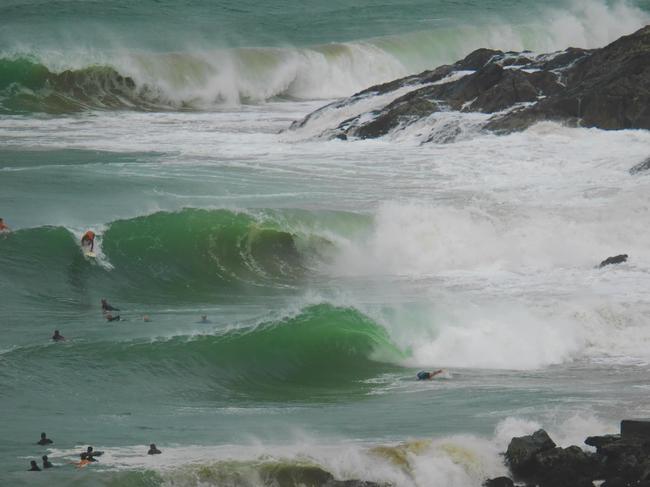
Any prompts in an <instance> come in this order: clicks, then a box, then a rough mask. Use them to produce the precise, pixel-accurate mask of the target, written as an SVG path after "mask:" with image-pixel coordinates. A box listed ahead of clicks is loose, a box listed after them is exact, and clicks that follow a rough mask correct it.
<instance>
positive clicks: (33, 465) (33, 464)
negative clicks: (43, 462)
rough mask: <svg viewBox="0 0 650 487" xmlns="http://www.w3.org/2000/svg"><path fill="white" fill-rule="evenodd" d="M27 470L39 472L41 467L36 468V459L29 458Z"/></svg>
mask: <svg viewBox="0 0 650 487" xmlns="http://www.w3.org/2000/svg"><path fill="white" fill-rule="evenodd" d="M29 471H30V472H40V471H41V469H40V468H38V464H37V463H36V460H31V461H30V462H29Z"/></svg>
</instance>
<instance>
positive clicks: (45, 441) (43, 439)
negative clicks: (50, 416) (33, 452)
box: [36, 433, 54, 445]
mask: <svg viewBox="0 0 650 487" xmlns="http://www.w3.org/2000/svg"><path fill="white" fill-rule="evenodd" d="M52 443H54V442H53V441H52V440H50V439H49V438H48V437H47V436H46V435H45V433H41V439H40V440H38V443H36V444H37V445H51V444H52Z"/></svg>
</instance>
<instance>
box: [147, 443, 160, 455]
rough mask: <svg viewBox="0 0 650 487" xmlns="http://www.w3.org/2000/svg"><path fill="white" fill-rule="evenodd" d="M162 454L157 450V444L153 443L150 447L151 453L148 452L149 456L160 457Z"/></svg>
mask: <svg viewBox="0 0 650 487" xmlns="http://www.w3.org/2000/svg"><path fill="white" fill-rule="evenodd" d="M160 453H162V452H161V451H160V450H159V449H158V448H156V445H155V443H152V444H151V445H149V451H148V452H147V455H158V454H160Z"/></svg>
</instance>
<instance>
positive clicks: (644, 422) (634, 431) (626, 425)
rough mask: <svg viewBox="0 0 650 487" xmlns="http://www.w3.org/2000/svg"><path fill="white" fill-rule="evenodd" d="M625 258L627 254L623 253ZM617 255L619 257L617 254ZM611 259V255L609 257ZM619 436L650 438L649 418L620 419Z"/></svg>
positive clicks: (624, 437)
mask: <svg viewBox="0 0 650 487" xmlns="http://www.w3.org/2000/svg"><path fill="white" fill-rule="evenodd" d="M624 255H625V258H626V259H627V254H624ZM617 257H621V256H620V255H618V256H617ZM610 259H611V257H610ZM621 438H623V439H624V440H626V439H636V438H638V439H644V440H650V420H648V419H624V420H623V421H621Z"/></svg>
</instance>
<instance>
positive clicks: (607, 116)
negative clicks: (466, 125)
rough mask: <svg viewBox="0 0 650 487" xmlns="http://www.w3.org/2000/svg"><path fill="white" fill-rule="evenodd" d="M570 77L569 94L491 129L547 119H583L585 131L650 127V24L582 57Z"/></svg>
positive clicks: (567, 73) (509, 117)
mask: <svg viewBox="0 0 650 487" xmlns="http://www.w3.org/2000/svg"><path fill="white" fill-rule="evenodd" d="M564 78H565V83H566V89H565V90H564V91H563V93H561V94H559V95H557V96H554V97H550V98H548V99H545V100H541V101H540V102H539V103H538V104H537V105H536V106H534V107H531V108H528V109H526V110H524V111H523V113H516V114H515V113H512V114H509V115H506V116H505V117H504V118H505V119H507V120H503V121H493V123H492V124H491V126H490V127H487V128H490V129H496V130H501V131H506V130H516V129H517V128H519V129H525V128H528V127H529V126H530V125H532V123H535V122H539V121H542V120H567V121H569V122H570V123H575V122H574V121H575V120H578V121H579V122H578V123H579V125H581V126H584V127H598V128H602V129H610V130H613V129H629V128H642V129H650V26H646V27H644V28H643V29H641V30H639V31H637V32H635V33H634V34H632V35H629V36H625V37H621V38H620V39H618V40H617V41H615V42H613V43H612V44H610V45H608V46H605V47H604V48H602V49H595V50H593V51H591V53H589V54H588V55H585V56H583V57H581V58H579V59H577V60H576V61H575V62H574V64H573V65H572V66H570V67H568V68H567V69H566V70H565V73H564Z"/></svg>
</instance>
